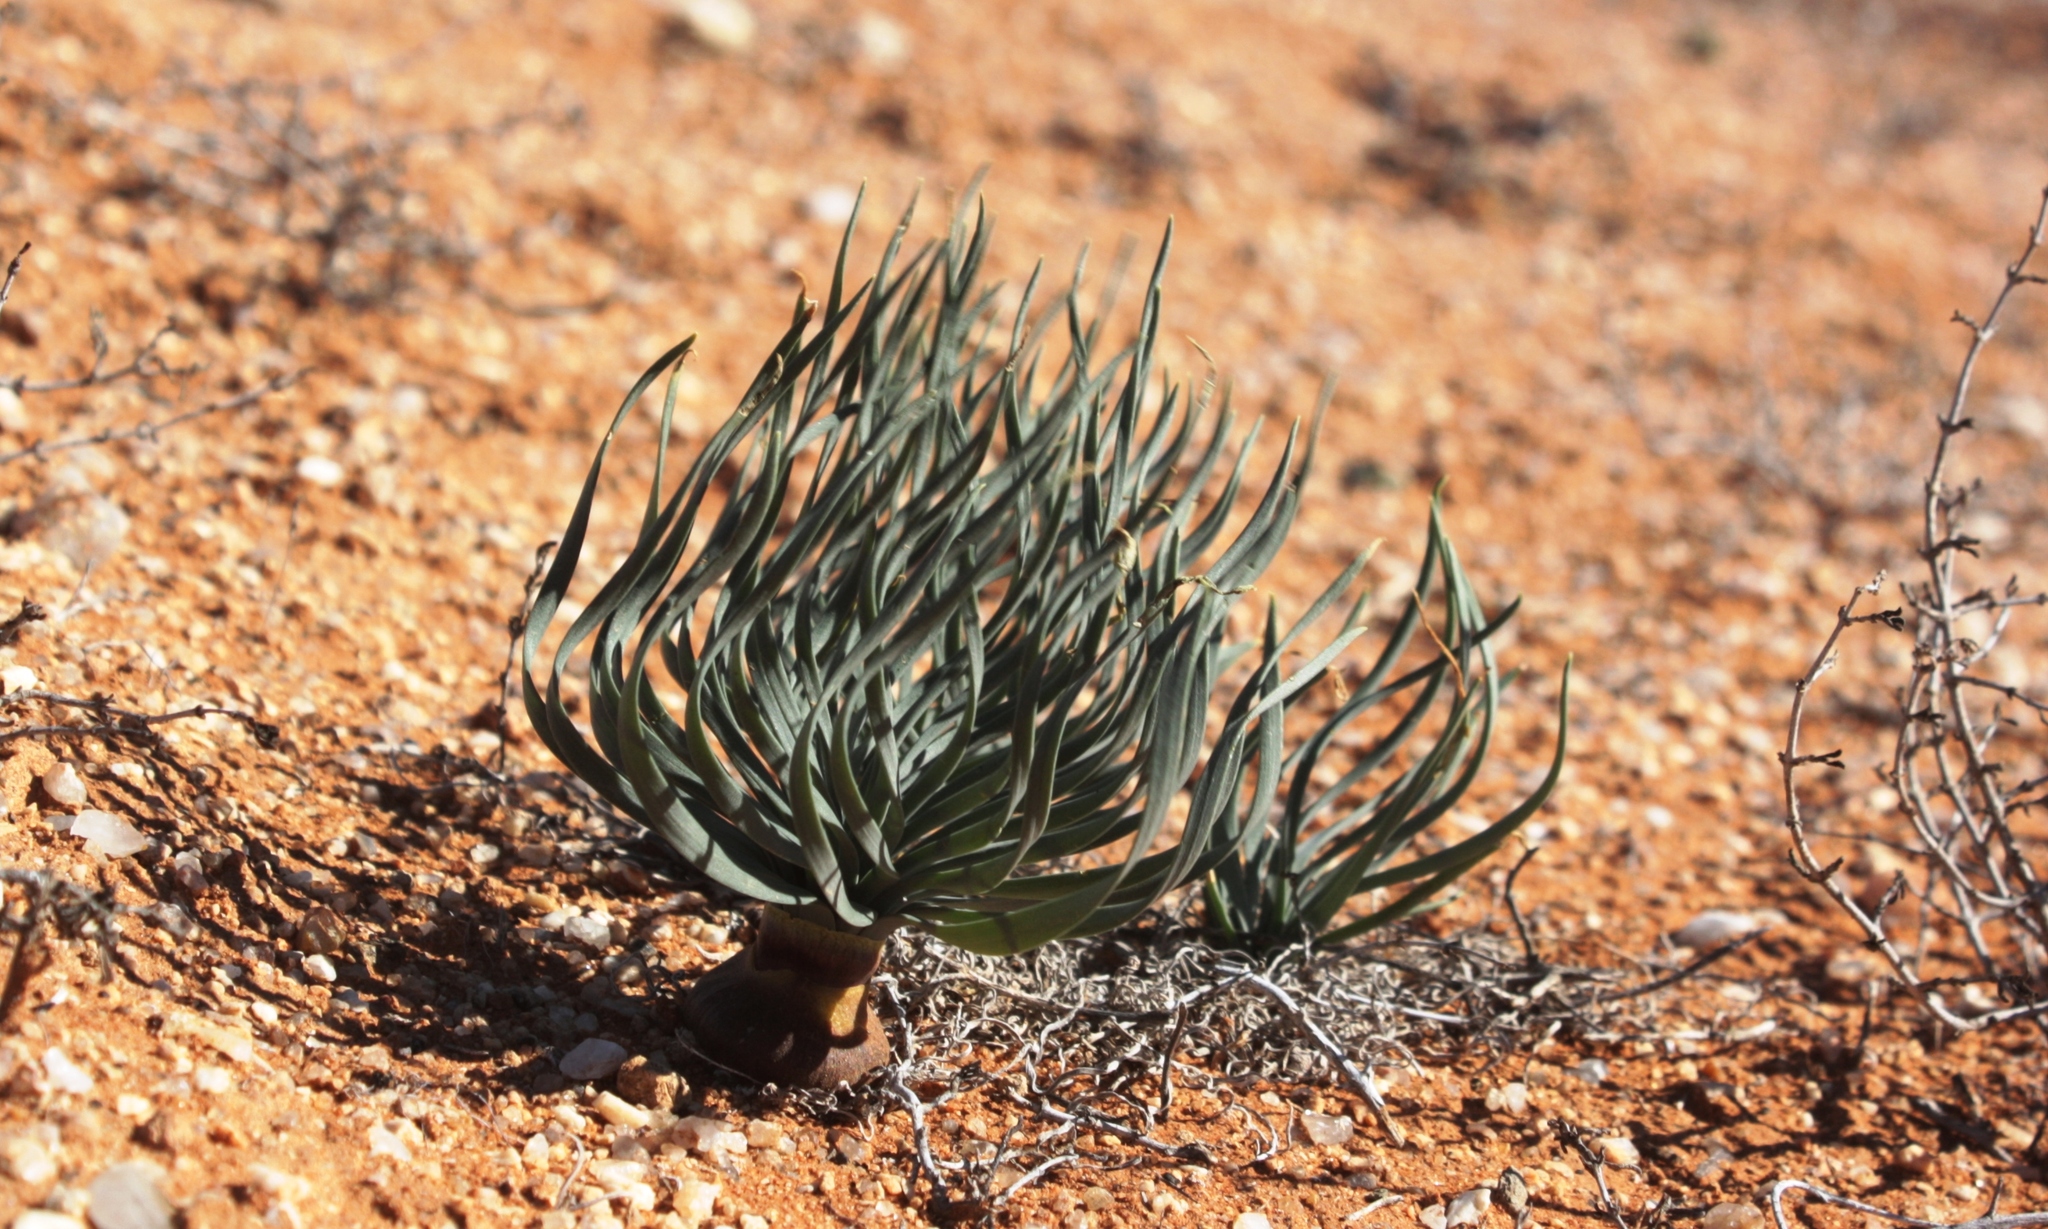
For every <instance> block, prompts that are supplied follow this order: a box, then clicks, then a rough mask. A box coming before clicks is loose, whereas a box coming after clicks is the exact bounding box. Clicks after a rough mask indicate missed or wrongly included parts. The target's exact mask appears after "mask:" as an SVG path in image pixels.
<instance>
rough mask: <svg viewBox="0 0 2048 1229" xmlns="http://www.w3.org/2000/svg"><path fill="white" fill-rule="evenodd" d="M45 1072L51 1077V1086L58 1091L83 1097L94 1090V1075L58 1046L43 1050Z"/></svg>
mask: <svg viewBox="0 0 2048 1229" xmlns="http://www.w3.org/2000/svg"><path fill="white" fill-rule="evenodd" d="M43 1074H44V1075H45V1076H47V1077H49V1081H50V1087H51V1088H53V1089H55V1090H56V1091H58V1092H68V1093H74V1094H76V1095H78V1096H81V1097H82V1096H84V1095H85V1094H87V1093H89V1092H91V1091H92V1077H91V1076H89V1075H87V1074H86V1073H85V1070H84V1068H82V1067H80V1066H79V1065H78V1064H77V1063H74V1062H72V1061H71V1058H70V1056H69V1055H67V1054H65V1053H64V1051H62V1050H60V1049H58V1048H57V1047H56V1046H51V1047H50V1048H49V1049H47V1050H44V1051H43Z"/></svg>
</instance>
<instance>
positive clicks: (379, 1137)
mask: <svg viewBox="0 0 2048 1229" xmlns="http://www.w3.org/2000/svg"><path fill="white" fill-rule="evenodd" d="M425 1140H426V1137H425V1136H424V1135H422V1134H421V1133H420V1129H419V1128H418V1127H416V1126H414V1125H413V1124H412V1123H410V1122H407V1121H406V1120H405V1119H403V1118H394V1119H392V1120H390V1121H389V1122H379V1123H376V1124H374V1125H372V1126H371V1127H370V1155H371V1156H373V1157H374V1156H388V1157H390V1158H391V1159H392V1160H394V1161H410V1160H412V1149H413V1145H415V1144H420V1143H424V1142H425Z"/></svg>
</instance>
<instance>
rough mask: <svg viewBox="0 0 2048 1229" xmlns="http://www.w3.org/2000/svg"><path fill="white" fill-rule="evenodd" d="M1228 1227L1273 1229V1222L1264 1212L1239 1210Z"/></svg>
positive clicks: (1234, 1228) (1236, 1228)
mask: <svg viewBox="0 0 2048 1229" xmlns="http://www.w3.org/2000/svg"><path fill="white" fill-rule="evenodd" d="M1230 1229H1273V1222H1272V1221H1271V1220H1269V1219H1267V1216H1266V1214H1265V1213H1264V1212H1239V1213H1238V1214H1237V1219H1236V1220H1233V1221H1231V1222H1230Z"/></svg>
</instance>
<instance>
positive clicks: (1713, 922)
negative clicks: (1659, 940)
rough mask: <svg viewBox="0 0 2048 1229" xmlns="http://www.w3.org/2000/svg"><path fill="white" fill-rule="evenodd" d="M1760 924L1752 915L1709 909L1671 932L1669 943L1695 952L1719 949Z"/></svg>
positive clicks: (1729, 910) (1728, 910)
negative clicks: (1713, 948) (1704, 949)
mask: <svg viewBox="0 0 2048 1229" xmlns="http://www.w3.org/2000/svg"><path fill="white" fill-rule="evenodd" d="M1760 924H1761V923H1759V922H1758V920H1757V918H1756V916H1755V915H1753V914H1749V913H1738V912H1736V911H1734V910H1731V909H1709V910H1707V911H1706V912H1704V913H1702V914H1700V915H1698V916H1697V917H1695V918H1693V919H1692V920H1691V921H1689V922H1687V923H1686V924H1685V925H1683V926H1680V927H1679V928H1678V929H1677V930H1674V931H1672V932H1671V941H1672V942H1673V943H1675V944H1677V945H1678V946H1680V947H1690V948H1693V949H1695V950H1698V949H1701V948H1708V947H1719V946H1720V945H1721V944H1723V943H1727V942H1729V941H1731V940H1734V939H1739V938H1741V937H1742V936H1744V935H1746V934H1748V933H1749V932H1750V931H1752V930H1755V929H1756V928H1757V927H1758V926H1759V925H1760Z"/></svg>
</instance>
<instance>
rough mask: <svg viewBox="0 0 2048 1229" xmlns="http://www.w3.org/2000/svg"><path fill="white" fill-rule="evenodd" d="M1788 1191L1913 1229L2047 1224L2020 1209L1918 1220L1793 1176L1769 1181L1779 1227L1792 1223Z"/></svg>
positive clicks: (2047, 1218) (2021, 1228)
mask: <svg viewBox="0 0 2048 1229" xmlns="http://www.w3.org/2000/svg"><path fill="white" fill-rule="evenodd" d="M1788 1191H1798V1192H1800V1193H1801V1194H1803V1195H1805V1196H1806V1197H1807V1198H1808V1199H1811V1200H1812V1201H1814V1202H1815V1203H1821V1204H1826V1205H1827V1206H1829V1207H1834V1208H1847V1209H1849V1210H1850V1211H1852V1212H1861V1213H1863V1214H1864V1215H1866V1216H1875V1217H1878V1218H1880V1219H1882V1220H1888V1221H1891V1222H1892V1223H1893V1224H1896V1225H1910V1226H1912V1227H1913V1229H2030V1227H2031V1226H2034V1225H2048V1212H2020V1213H2016V1214H2014V1215H2012V1216H1983V1217H1979V1218H1977V1219H1976V1220H1966V1221H1958V1222H1956V1223H1954V1224H1945V1223H1943V1222H1941V1221H1938V1220H1921V1219H1920V1218H1919V1217H1916V1216H1907V1215H1905V1214H1904V1213H1902V1212H1893V1211H1891V1210H1889V1209H1886V1208H1880V1207H1878V1206H1876V1205H1875V1204H1868V1203H1864V1202H1862V1201H1861V1200H1857V1199H1850V1198H1848V1197H1846V1196H1843V1195H1837V1194H1835V1193H1833V1192H1832V1191H1826V1190H1822V1189H1821V1188H1820V1187H1818V1186H1815V1185H1814V1184H1813V1183H1811V1182H1801V1181H1799V1180H1798V1179H1796V1178H1787V1179H1785V1180H1784V1181H1781V1182H1773V1183H1772V1184H1771V1217H1772V1219H1773V1220H1775V1221H1776V1222H1777V1224H1778V1229H1791V1226H1790V1225H1788V1224H1787V1223H1786V1220H1785V1195H1786V1193H1787V1192H1788Z"/></svg>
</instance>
